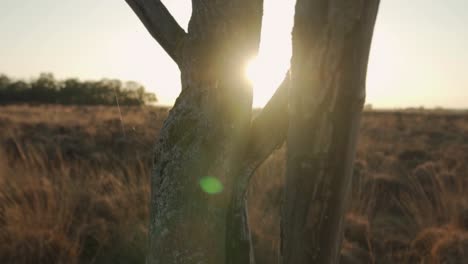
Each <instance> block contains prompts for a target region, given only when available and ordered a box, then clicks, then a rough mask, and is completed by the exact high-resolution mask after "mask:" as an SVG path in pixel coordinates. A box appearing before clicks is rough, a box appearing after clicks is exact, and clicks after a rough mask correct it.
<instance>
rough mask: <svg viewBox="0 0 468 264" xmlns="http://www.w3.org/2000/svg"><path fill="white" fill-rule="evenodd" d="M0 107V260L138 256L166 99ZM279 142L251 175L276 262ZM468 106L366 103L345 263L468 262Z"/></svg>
mask: <svg viewBox="0 0 468 264" xmlns="http://www.w3.org/2000/svg"><path fill="white" fill-rule="evenodd" d="M121 110H122V111H121V112H122V114H121V115H120V113H119V110H118V109H117V108H114V107H70V106H69V107H63V106H62V107H61V106H35V107H31V106H8V107H0V263H143V262H144V255H145V250H146V232H147V230H146V224H147V221H148V196H149V171H150V164H151V152H152V146H153V143H154V141H155V139H156V137H157V134H158V131H159V129H160V127H161V124H162V120H164V118H165V116H166V115H167V109H156V108H150V107H143V108H138V107H130V108H122V109H121ZM284 166H285V164H284V149H280V150H278V151H276V152H275V153H274V154H273V155H271V156H270V158H269V159H268V160H267V161H266V162H265V164H263V166H262V167H261V168H260V169H259V170H258V172H257V173H256V175H255V176H254V177H253V179H252V182H251V186H250V189H249V203H250V204H249V209H250V222H251V225H252V228H253V238H254V242H255V248H256V252H257V258H258V261H257V262H258V263H275V261H276V258H277V252H278V249H279V239H278V238H279V213H280V208H279V205H280V202H281V187H282V184H283V175H284ZM467 171H468V116H466V115H462V114H452V113H436V114H427V113H391V112H387V113H384V112H382V113H379V112H369V113H366V114H365V115H364V120H363V123H362V129H361V135H360V142H359V146H358V153H357V158H356V163H355V172H354V182H353V192H352V200H351V202H350V212H349V213H348V215H347V217H346V223H347V225H346V228H345V242H344V245H343V249H342V263H465V261H466V259H468V255H467V254H468V235H467V234H468V196H467V195H466V191H467V187H468V177H467Z"/></svg>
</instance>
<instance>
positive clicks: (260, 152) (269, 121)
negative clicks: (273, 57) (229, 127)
mask: <svg viewBox="0 0 468 264" xmlns="http://www.w3.org/2000/svg"><path fill="white" fill-rule="evenodd" d="M290 83H291V82H290V78H289V72H288V73H287V74H286V76H285V78H284V80H283V82H282V83H281V85H280V86H279V87H278V89H277V90H276V92H275V94H274V95H273V96H272V98H271V99H270V101H268V104H267V105H266V106H265V107H264V108H263V110H262V111H261V112H260V113H259V114H258V116H257V117H256V118H255V119H254V120H253V122H252V128H251V132H250V139H249V149H248V151H247V162H248V164H249V167H251V168H252V169H255V168H256V167H257V166H258V165H260V164H261V163H262V162H263V161H264V160H265V159H266V158H267V157H268V155H270V154H271V152H272V151H273V150H275V149H276V148H279V147H280V146H281V145H282V144H283V142H284V139H285V137H286V134H287V131H288V124H289V122H288V94H289V86H290Z"/></svg>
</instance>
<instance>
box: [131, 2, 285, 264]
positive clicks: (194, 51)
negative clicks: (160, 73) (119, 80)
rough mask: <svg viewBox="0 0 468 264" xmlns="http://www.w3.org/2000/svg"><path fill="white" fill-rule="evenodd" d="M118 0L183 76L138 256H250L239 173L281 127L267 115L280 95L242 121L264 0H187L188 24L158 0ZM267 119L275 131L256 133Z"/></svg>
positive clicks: (275, 139) (211, 260) (218, 262)
mask: <svg viewBox="0 0 468 264" xmlns="http://www.w3.org/2000/svg"><path fill="white" fill-rule="evenodd" d="M127 3H128V4H129V5H130V6H131V7H132V9H133V10H134V12H135V13H136V14H137V15H138V17H139V18H140V20H141V21H142V22H143V24H144V25H145V26H146V28H147V29H148V31H149V32H150V33H151V35H152V36H153V37H154V38H155V39H156V40H157V41H158V42H159V43H160V45H161V46H162V47H163V48H164V49H165V50H166V52H167V53H168V54H169V55H170V56H171V57H172V58H173V59H174V61H175V62H176V63H177V64H178V66H179V68H180V71H181V81H182V92H181V94H180V96H179V97H178V99H177V101H176V103H175V105H174V107H173V108H172V110H171V111H170V113H169V116H168V118H167V120H166V121H165V122H164V125H163V128H162V129H161V131H160V135H159V139H158V141H157V143H156V147H155V156H154V166H153V171H152V176H151V190H152V191H151V204H150V211H151V213H150V225H149V227H150V228H149V241H150V245H149V253H148V257H147V263H158V264H169V263H171V264H186V263H187V264H188V263H190V264H192V263H206V264H222V263H239V264H240V263H242V264H244V263H249V261H250V260H251V259H252V255H251V252H250V248H251V245H250V238H249V230H248V226H247V216H246V208H245V190H246V187H247V182H248V179H249V177H250V175H251V174H252V173H253V171H254V170H255V168H256V167H257V166H258V164H259V163H260V162H261V161H262V160H263V159H264V158H266V157H267V156H268V154H269V153H270V152H271V151H272V150H273V149H274V148H275V147H276V146H278V145H279V144H280V143H281V141H282V140H283V138H284V136H285V131H286V129H287V125H286V123H284V122H276V123H272V122H270V121H269V120H270V119H271V116H272V115H275V114H276V112H278V110H275V109H276V108H278V107H279V108H281V109H285V107H286V101H285V100H284V99H281V98H280V99H275V100H273V101H274V102H277V103H275V104H274V106H273V105H270V107H269V108H267V109H270V110H268V111H264V113H262V114H261V115H260V116H259V118H257V119H256V120H254V121H253V123H252V122H251V109H252V91H251V87H250V84H249V83H248V81H247V80H246V78H245V75H244V68H245V65H246V63H247V61H248V59H250V58H251V57H252V56H254V55H255V54H256V53H257V50H258V46H259V41H260V29H261V18H262V9H263V0H237V1H230V0H192V17H191V20H190V22H189V27H188V32H187V33H186V32H184V30H183V29H182V28H181V27H180V26H179V25H178V24H177V22H176V21H175V20H174V18H173V17H172V16H171V15H170V13H169V12H168V10H167V9H166V8H165V7H164V5H163V4H162V3H161V2H160V1H158V0H127ZM155 74H157V73H155ZM283 87H286V85H283ZM285 89H286V88H284V89H281V90H280V91H278V93H277V94H282V93H284V92H283V90H285ZM278 97H279V96H277V97H276V98H278ZM279 112H281V113H286V111H279ZM284 119H287V116H285V118H284ZM271 124H273V126H274V127H275V129H274V130H275V134H274V135H273V136H271V137H269V138H268V139H267V140H257V139H262V138H265V136H264V135H265V133H267V132H268V131H269V130H271V128H270V127H269V126H270V125H271ZM207 179H208V184H207V185H208V186H204V185H203V182H204V180H207ZM213 179H216V180H217V181H219V182H220V183H221V184H222V189H221V188H220V186H219V185H217V184H216V183H217V182H215V181H214V180H213ZM209 180H212V183H214V186H210V184H209ZM203 187H205V189H203ZM211 187H213V188H214V189H210V188H211ZM226 241H228V243H226Z"/></svg>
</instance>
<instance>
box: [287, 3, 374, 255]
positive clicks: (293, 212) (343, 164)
mask: <svg viewBox="0 0 468 264" xmlns="http://www.w3.org/2000/svg"><path fill="white" fill-rule="evenodd" d="M378 6H379V0H354V1H350V0H297V3H296V15H295V24H294V29H293V58H292V61H291V65H292V68H291V92H290V106H289V107H290V109H289V111H290V114H289V124H290V125H289V129H288V136H287V144H288V149H287V170H286V171H287V172H286V182H285V191H284V201H283V207H282V219H281V221H282V222H281V229H282V232H281V235H282V246H281V258H282V263H284V264H306V263H320V264H329V263H338V261H339V251H340V248H341V240H342V236H343V234H342V233H343V217H344V214H345V211H346V208H347V201H348V199H349V197H350V196H349V192H350V184H351V178H352V165H353V160H354V153H355V146H356V141H357V132H358V128H359V124H360V117H361V111H362V107H363V104H364V100H365V81H366V71H367V63H368V55H369V50H370V43H371V38H372V33H373V28H374V23H375V19H376V14H377V10H378Z"/></svg>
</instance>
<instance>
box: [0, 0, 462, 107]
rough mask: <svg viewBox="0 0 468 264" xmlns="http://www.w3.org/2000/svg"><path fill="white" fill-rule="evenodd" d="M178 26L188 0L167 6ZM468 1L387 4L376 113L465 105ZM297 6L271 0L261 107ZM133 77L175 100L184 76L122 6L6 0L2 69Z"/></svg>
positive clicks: (375, 66) (251, 71)
mask: <svg viewBox="0 0 468 264" xmlns="http://www.w3.org/2000/svg"><path fill="white" fill-rule="evenodd" d="M163 2H164V3H165V4H166V6H167V7H168V9H169V10H170V11H171V12H172V14H173V15H174V17H175V18H176V19H177V20H178V21H179V23H180V24H181V26H182V27H184V28H186V26H187V23H188V20H189V18H190V12H191V5H190V2H191V1H190V0H166V1H163ZM466 10H468V1H466V0H433V1H427V0H411V1H407V0H381V4H380V10H379V14H378V18H377V22H376V27H375V32H374V39H373V42H372V48H371V54H370V59H369V69H368V76H367V99H366V102H367V103H368V104H372V105H373V107H374V108H403V107H419V106H424V107H445V108H468V89H467V88H468V51H467V48H468V16H467V15H466ZM293 14H294V1H292V0H265V11H264V18H263V29H262V42H261V47H260V53H259V56H258V58H257V59H256V60H254V59H253V60H252V63H251V65H250V67H248V69H247V70H246V72H247V73H248V76H250V78H251V79H252V81H253V83H254V104H255V106H262V105H263V104H265V103H266V102H267V100H268V98H269V97H270V96H271V94H273V92H274V90H275V89H276V87H277V85H278V84H279V82H280V81H281V80H282V78H283V76H284V73H285V72H286V71H287V69H288V68H289V59H290V56H291V29H292V21H293ZM41 72H51V73H53V74H54V75H55V76H56V77H57V78H59V79H64V78H69V77H78V78H80V79H86V80H87V79H91V80H96V79H101V78H117V79H121V80H134V81H137V82H140V83H142V84H143V85H145V87H146V88H147V89H148V90H149V91H152V92H155V93H156V95H157V96H158V98H159V100H160V102H161V103H164V104H171V103H173V102H174V100H175V98H177V95H178V94H179V92H180V76H179V75H180V72H179V70H178V68H177V66H176V65H175V63H174V62H172V60H171V59H170V58H169V56H168V55H167V54H166V53H165V52H164V51H163V49H162V48H161V47H160V46H159V45H158V44H157V42H156V41H155V40H154V39H153V38H152V37H151V36H150V34H149V33H148V32H147V31H146V29H145V28H144V26H143V25H142V24H141V22H140V21H139V20H138V18H137V17H136V15H135V14H134V13H133V12H132V10H131V9H130V8H129V7H128V6H127V4H126V3H125V1H124V0H118V1H117V0H99V1H96V0H41V1H39V0H22V1H18V0H0V73H4V74H6V75H8V76H10V77H13V78H22V79H30V78H33V77H37V76H38V75H39V73H41Z"/></svg>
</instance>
